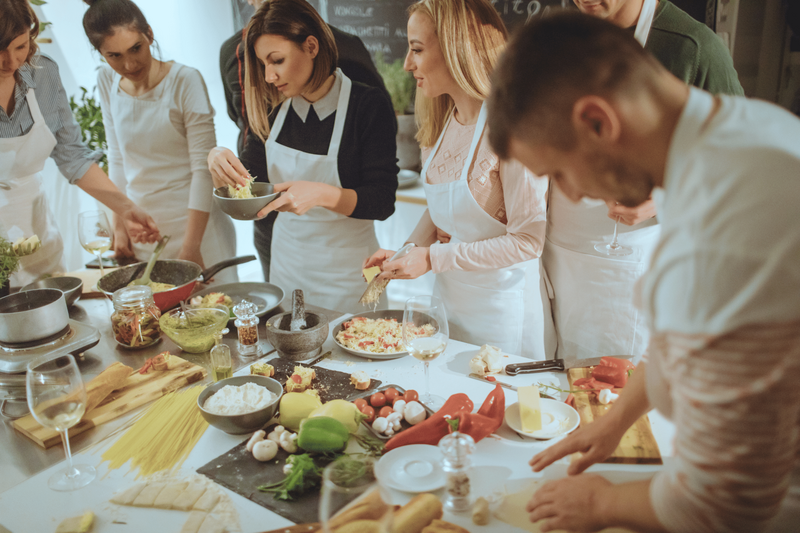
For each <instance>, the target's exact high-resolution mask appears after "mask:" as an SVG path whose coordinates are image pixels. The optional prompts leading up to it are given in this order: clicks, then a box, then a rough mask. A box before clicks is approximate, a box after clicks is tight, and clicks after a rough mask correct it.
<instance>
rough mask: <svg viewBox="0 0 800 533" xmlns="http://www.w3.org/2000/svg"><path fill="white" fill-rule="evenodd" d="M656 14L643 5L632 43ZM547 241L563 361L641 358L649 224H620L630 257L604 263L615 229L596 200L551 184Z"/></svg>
mask: <svg viewBox="0 0 800 533" xmlns="http://www.w3.org/2000/svg"><path fill="white" fill-rule="evenodd" d="M655 10H656V0H645V2H644V5H643V6H642V11H641V13H640V14H639V21H638V23H637V25H636V31H635V32H634V36H635V37H636V39H637V40H638V41H639V42H640V43H641V44H642V46H644V44H645V42H646V41H647V36H648V34H649V33H650V26H651V25H652V22H653V17H654V14H655ZM550 185H551V187H550V189H549V190H550V198H549V202H548V212H547V239H546V240H545V246H544V252H543V253H542V264H543V266H544V271H545V275H546V276H547V278H548V280H549V282H550V284H551V285H552V289H553V294H551V295H550V296H551V298H553V300H552V301H551V307H552V312H553V321H554V322H555V328H556V334H557V341H558V349H557V357H559V358H562V359H585V358H589V357H597V356H602V355H614V354H632V355H637V356H638V355H642V354H643V353H644V351H645V349H646V348H647V343H648V340H649V334H648V329H647V324H646V320H645V315H644V314H643V313H642V312H641V311H640V310H639V309H637V308H636V306H635V305H634V302H633V295H634V284H635V282H636V280H637V279H638V278H639V277H640V276H641V275H642V274H644V272H645V271H646V270H647V265H648V262H649V258H650V256H651V255H652V252H653V249H654V248H655V245H656V243H657V242H658V237H659V234H660V227H659V226H658V224H657V223H656V221H655V220H652V221H644V222H642V223H640V224H637V225H636V226H634V227H632V228H631V227H629V226H626V225H624V224H622V223H620V224H619V242H620V243H621V244H623V245H627V246H630V247H631V248H633V254H631V255H629V256H623V257H609V256H606V255H605V254H602V252H597V251H595V250H594V245H595V244H596V243H600V242H611V237H612V234H613V231H614V221H613V220H612V219H610V218H609V217H608V207H607V206H606V204H605V202H603V201H601V200H591V199H583V200H582V201H580V202H578V203H577V204H576V203H573V202H572V201H571V200H569V199H568V198H567V197H566V196H565V195H564V193H562V192H561V190H560V189H559V188H558V187H557V186H555V184H554V183H553V182H552V181H551V183H550Z"/></svg>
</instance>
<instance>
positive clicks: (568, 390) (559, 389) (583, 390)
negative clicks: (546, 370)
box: [536, 383, 603, 394]
mask: <svg viewBox="0 0 800 533" xmlns="http://www.w3.org/2000/svg"><path fill="white" fill-rule="evenodd" d="M536 386H537V387H539V388H540V389H542V388H544V389H553V390H554V391H558V392H563V393H564V394H575V393H576V392H600V391H601V390H603V389H575V390H571V389H562V388H560V387H556V386H554V385H546V384H544V383H537V384H536Z"/></svg>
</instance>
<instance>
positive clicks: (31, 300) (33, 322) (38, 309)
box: [0, 289, 69, 344]
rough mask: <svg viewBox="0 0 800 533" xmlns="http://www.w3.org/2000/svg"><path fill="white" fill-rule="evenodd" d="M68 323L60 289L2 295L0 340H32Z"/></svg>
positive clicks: (0, 302)
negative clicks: (3, 296)
mask: <svg viewBox="0 0 800 533" xmlns="http://www.w3.org/2000/svg"><path fill="white" fill-rule="evenodd" d="M68 325H69V311H67V301H66V299H64V293H63V292H61V291H60V290H58V289H34V290H30V291H24V292H18V293H16V294H12V295H11V296H6V297H5V298H0V342H7V343H12V344H16V343H23V342H33V341H37V340H40V339H44V338H47V337H50V336H51V335H55V334H56V333H58V332H60V331H63V330H64V329H65V328H66V327H67V326H68Z"/></svg>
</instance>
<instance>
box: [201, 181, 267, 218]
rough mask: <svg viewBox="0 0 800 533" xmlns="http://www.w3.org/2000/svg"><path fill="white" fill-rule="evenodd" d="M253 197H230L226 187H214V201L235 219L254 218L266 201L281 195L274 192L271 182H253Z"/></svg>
mask: <svg viewBox="0 0 800 533" xmlns="http://www.w3.org/2000/svg"><path fill="white" fill-rule="evenodd" d="M251 190H252V191H253V195H254V196H255V198H231V197H229V196H228V187H227V186H226V187H217V188H216V189H214V201H215V202H217V205H218V206H219V208H220V209H222V212H223V213H225V214H226V215H228V216H229V217H231V218H234V219H236V220H256V215H258V212H259V211H261V210H262V209H264V207H266V205H267V204H268V203H270V202H271V201H273V200H275V199H276V198H278V196H280V195H281V193H279V192H275V187H274V186H273V185H272V184H271V183H253V185H252V189H251Z"/></svg>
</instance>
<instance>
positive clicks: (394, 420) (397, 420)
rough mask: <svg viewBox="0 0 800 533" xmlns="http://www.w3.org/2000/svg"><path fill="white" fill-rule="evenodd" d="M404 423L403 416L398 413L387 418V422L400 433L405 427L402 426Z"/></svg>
mask: <svg viewBox="0 0 800 533" xmlns="http://www.w3.org/2000/svg"><path fill="white" fill-rule="evenodd" d="M402 421H403V415H402V414H400V413H398V412H397V411H395V412H394V413H392V414H390V415H389V416H387V417H386V422H387V423H389V424H390V425H391V427H392V429H393V430H394V431H400V430H401V429H402V428H403V426H402V425H401V422H402Z"/></svg>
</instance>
